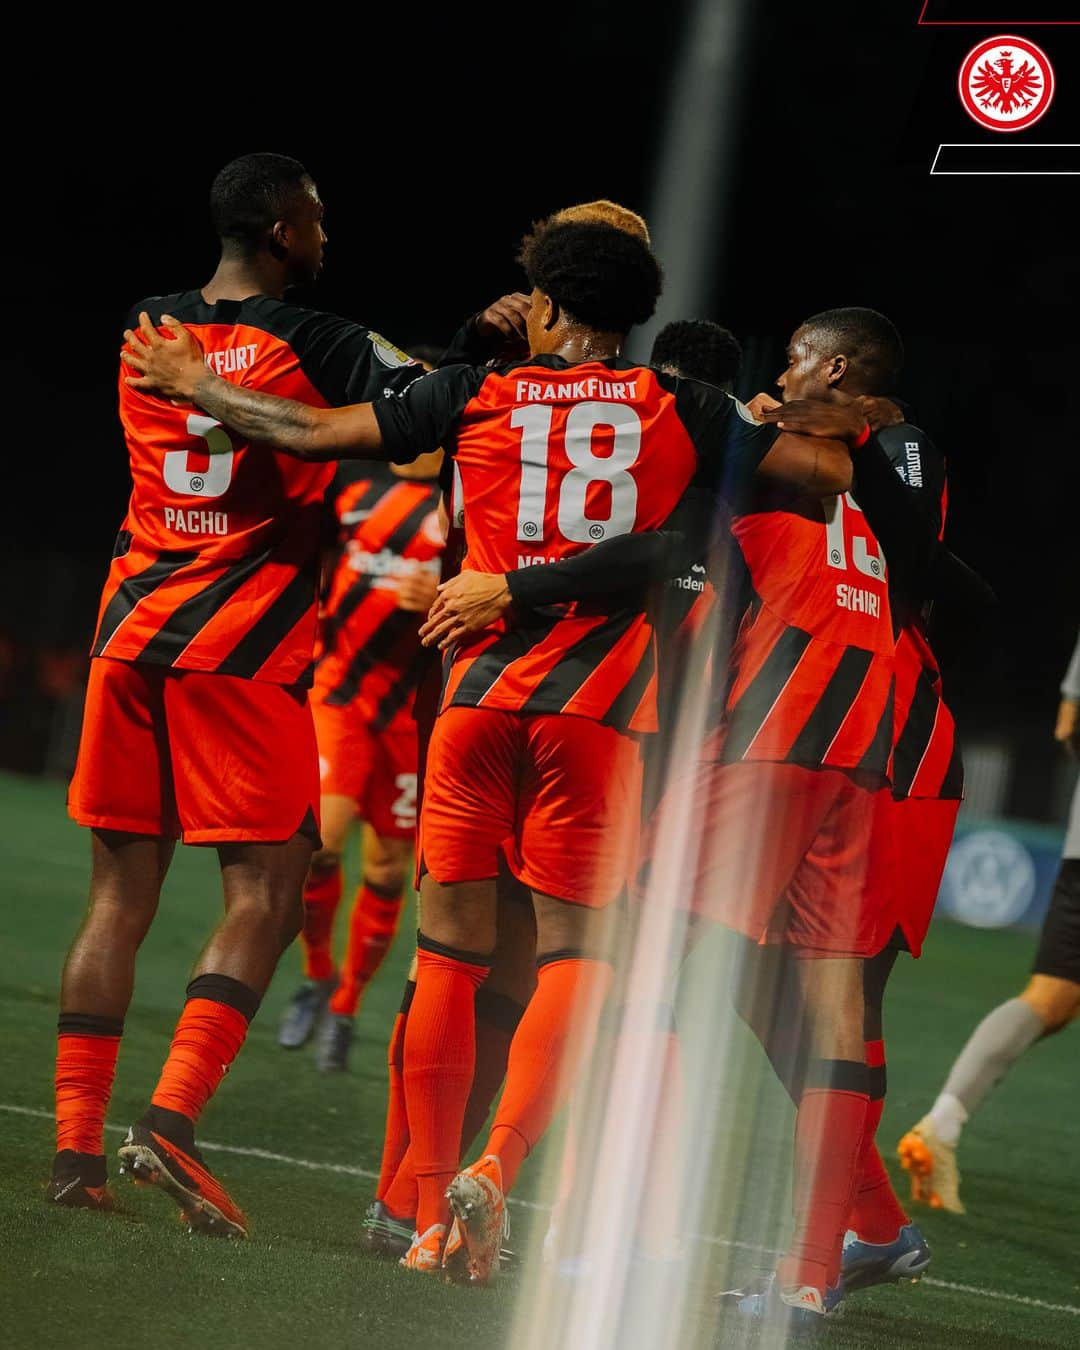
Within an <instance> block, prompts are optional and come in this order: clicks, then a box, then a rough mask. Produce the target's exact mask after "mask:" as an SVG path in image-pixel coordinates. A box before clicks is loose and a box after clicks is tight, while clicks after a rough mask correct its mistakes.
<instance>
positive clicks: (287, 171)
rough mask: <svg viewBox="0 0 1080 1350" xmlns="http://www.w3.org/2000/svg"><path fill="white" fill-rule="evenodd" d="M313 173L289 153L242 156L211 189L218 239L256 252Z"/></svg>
mask: <svg viewBox="0 0 1080 1350" xmlns="http://www.w3.org/2000/svg"><path fill="white" fill-rule="evenodd" d="M310 177H311V175H310V174H309V173H308V171H307V169H305V168H304V166H303V165H302V164H301V163H300V161H299V160H298V159H290V157H289V156H288V155H273V154H263V153H260V154H254V155H241V156H240V158H239V159H234V160H233V161H232V162H231V163H229V164H226V165H225V167H224V168H223V169H222V170H221V172H220V173H219V174H218V176H217V177H216V178H215V179H214V182H213V185H212V186H211V188H210V217H211V219H212V220H213V222H214V229H215V230H217V233H218V238H219V239H220V240H221V241H222V242H223V243H224V242H226V241H227V242H229V243H231V244H233V245H239V247H240V249H241V250H242V251H243V252H245V253H254V252H255V251H256V250H257V249H258V248H259V246H260V245H261V244H262V243H263V241H264V240H265V239H266V237H267V235H268V234H269V233H270V231H271V230H272V229H273V228H274V224H275V222H276V221H279V220H284V219H285V217H286V216H287V215H288V214H289V211H290V210H291V209H292V207H293V206H295V204H296V201H297V199H298V198H299V197H300V196H301V195H302V194H303V193H304V192H305V190H306V184H305V180H308V179H310Z"/></svg>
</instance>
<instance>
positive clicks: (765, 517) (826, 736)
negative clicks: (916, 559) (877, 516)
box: [723, 486, 895, 775]
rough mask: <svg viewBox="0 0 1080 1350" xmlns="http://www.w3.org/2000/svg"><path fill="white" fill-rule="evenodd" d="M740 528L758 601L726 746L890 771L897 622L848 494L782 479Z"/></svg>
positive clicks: (738, 672)
mask: <svg viewBox="0 0 1080 1350" xmlns="http://www.w3.org/2000/svg"><path fill="white" fill-rule="evenodd" d="M733 531H734V534H735V537H736V539H737V540H738V541H739V546H740V548H741V550H742V553H743V557H744V559H745V561H746V564H747V568H748V570H749V573H750V584H751V587H752V590H753V594H754V599H753V602H752V604H751V607H750V610H749V611H748V613H747V615H746V617H745V619H744V621H743V625H742V629H741V630H740V634H739V638H738V641H737V643H736V646H735V650H734V653H733V655H732V666H733V679H732V686H731V690H730V693H729V696H728V713H727V722H726V726H725V730H724V745H723V756H724V758H725V759H727V760H739V759H763V760H772V761H785V762H792V763H798V764H804V765H806V766H809V767H817V766H830V767H833V768H845V769H865V770H867V771H870V772H874V773H876V774H882V775H883V774H884V773H885V772H886V770H887V766H888V760H889V751H890V746H891V728H892V714H893V690H894V683H893V659H894V648H895V643H894V632H893V620H892V613H891V609H890V605H889V593H888V583H887V574H886V566H885V559H884V556H883V554H882V551H881V548H880V546H879V545H878V543H877V540H876V539H875V538H874V535H873V531H872V530H871V529H870V527H869V525H868V523H867V521H866V519H865V517H864V516H863V514H862V512H861V511H860V510H859V507H858V503H857V502H856V501H855V499H854V497H852V496H851V494H850V493H845V494H843V495H842V496H837V497H829V498H826V499H824V500H823V501H820V502H819V501H811V500H808V499H807V498H805V497H803V496H802V495H800V494H799V493H797V492H794V491H791V490H787V489H780V488H776V487H768V486H766V487H763V488H761V489H758V490H757V491H756V492H755V494H754V495H753V497H752V498H751V499H749V500H747V501H746V502H744V503H742V504H741V505H740V508H739V509H738V511H737V514H736V517H735V520H734V523H733Z"/></svg>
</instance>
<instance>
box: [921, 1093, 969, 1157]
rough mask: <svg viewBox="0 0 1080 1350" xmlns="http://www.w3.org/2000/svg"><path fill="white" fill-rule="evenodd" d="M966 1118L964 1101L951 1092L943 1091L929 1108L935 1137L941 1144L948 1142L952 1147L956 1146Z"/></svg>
mask: <svg viewBox="0 0 1080 1350" xmlns="http://www.w3.org/2000/svg"><path fill="white" fill-rule="evenodd" d="M967 1118H968V1113H967V1111H966V1110H965V1109H964V1103H963V1102H962V1101H961V1100H960V1098H959V1097H954V1096H953V1095H952V1093H951V1092H943V1093H942V1094H941V1096H940V1097H939V1098H938V1099H937V1101H936V1102H935V1103H934V1105H933V1107H932V1108H931V1110H930V1119H931V1120H932V1121H933V1122H934V1130H935V1132H936V1133H937V1137H938V1138H939V1139H940V1140H941V1142H942V1143H943V1144H948V1145H949V1146H950V1147H952V1148H955V1147H956V1144H957V1141H958V1140H959V1138H960V1131H961V1130H962V1129H963V1128H964V1125H965V1123H966V1121H967Z"/></svg>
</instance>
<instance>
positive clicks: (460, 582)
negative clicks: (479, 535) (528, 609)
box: [420, 572, 510, 651]
mask: <svg viewBox="0 0 1080 1350" xmlns="http://www.w3.org/2000/svg"><path fill="white" fill-rule="evenodd" d="M509 608H510V587H509V586H508V585H507V584H506V577H505V575H504V574H503V573H501V572H461V573H460V574H459V575H458V576H456V577H452V578H451V579H450V580H449V581H444V582H443V583H442V585H441V586H440V587H439V593H438V596H437V597H436V600H435V603H434V604H433V605H432V607H431V613H430V614H429V615H428V617H427V622H426V623H424V624H423V626H422V627H421V629H420V641H421V642H422V643H423V644H424V646H425V647H436V646H437V647H438V648H439V650H440V651H445V650H446V648H447V647H449V646H450V645H451V644H452V643H454V642H457V641H458V640H459V639H460V638H463V637H467V636H468V635H469V634H470V633H479V632H480V631H481V629H483V628H487V627H488V626H489V625H490V624H493V623H495V622H496V620H498V619H501V618H502V616H503V615H504V614H505V613H506V611H507V610H508V609H509Z"/></svg>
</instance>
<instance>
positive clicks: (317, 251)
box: [49, 154, 422, 1236]
mask: <svg viewBox="0 0 1080 1350" xmlns="http://www.w3.org/2000/svg"><path fill="white" fill-rule="evenodd" d="M211 212H212V215H213V218H214V224H215V226H216V228H217V231H218V234H219V236H220V238H221V260H220V262H219V264H218V268H217V270H216V272H215V273H214V276H213V277H212V278H211V280H210V281H209V283H208V284H207V285H206V286H205V287H204V288H203V289H202V290H201V291H200V290H193V291H187V292H184V293H181V294H177V295H169V296H162V297H157V298H155V299H153V300H149V301H144V302H143V303H142V305H141V306H139V309H142V310H148V311H149V312H150V313H152V314H153V315H154V316H155V318H157V317H158V316H160V314H161V313H162V312H163V311H169V312H171V313H172V314H174V315H175V316H177V318H178V319H179V320H180V321H181V322H183V323H186V324H188V325H190V327H191V329H192V331H193V332H196V333H198V335H199V341H200V343H201V349H202V352H203V357H202V359H203V360H204V361H205V364H206V369H207V370H213V371H215V372H219V373H220V374H221V376H222V377H223V382H224V381H230V382H235V383H236V384H237V385H241V384H242V385H245V386H247V387H258V388H262V389H268V390H273V391H276V392H277V393H280V394H288V395H291V396H292V397H293V398H296V399H300V400H302V401H305V402H308V403H311V404H316V405H319V406H324V407H325V406H327V405H328V404H331V403H345V402H348V401H349V400H355V399H358V398H372V397H375V396H377V395H379V394H381V393H382V391H383V390H384V389H386V388H388V387H394V386H400V385H401V384H402V383H404V382H407V381H408V380H410V379H412V378H414V377H415V376H416V375H419V374H421V373H422V371H421V368H420V367H419V366H418V365H417V366H411V365H410V363H409V361H408V358H406V357H405V356H404V355H403V354H402V353H400V352H398V351H397V350H396V349H395V348H393V347H391V346H390V345H389V344H388V343H387V342H386V341H385V340H384V339H382V338H380V337H379V336H378V335H377V334H376V333H373V332H371V331H370V330H368V329H366V328H363V327H361V326H359V325H357V324H354V323H349V322H347V321H345V320H344V319H339V318H336V317H334V316H332V315H328V314H321V313H318V312H316V311H312V310H307V309H302V308H300V307H299V306H297V305H294V304H291V303H289V302H287V301H285V300H283V299H282V296H283V295H284V293H285V291H286V290H287V288H289V287H290V286H293V285H296V284H299V283H308V282H311V281H313V280H314V279H315V277H316V276H317V275H318V273H319V271H320V269H321V267H322V255H323V248H324V245H325V243H326V235H325V232H324V230H323V225H322V217H323V206H322V203H321V201H320V200H319V195H318V192H317V190H316V187H315V184H314V182H313V181H312V179H311V178H310V176H309V175H308V174H307V173H306V171H305V170H304V168H303V166H302V165H301V164H299V163H298V162H297V161H295V160H292V159H288V158H286V157H285V156H281V155H269V154H260V155H247V156H244V157H243V158H241V159H239V160H236V161H234V162H233V163H231V164H229V165H227V166H226V167H225V168H224V169H223V170H222V171H221V173H220V174H219V175H218V176H217V178H216V179H215V181H214V185H213V188H212V191H211ZM120 418H121V423H122V425H123V428H124V433H125V438H126V440H127V445H128V453H129V459H130V465H131V476H132V483H133V487H132V494H131V500H130V503H129V506H128V512H127V517H126V519H125V521H124V524H123V527H122V529H121V531H120V534H119V536H118V538H117V544H116V550H115V553H114V557H113V562H112V566H111V568H110V571H109V577H108V580H107V582H106V585H105V591H104V594H103V596H102V602H101V611H100V616H99V619H98V626H97V632H96V635H95V638H94V645H93V658H94V659H93V660H92V661H91V664H90V679H89V687H88V691H87V699H86V713H85V719H84V727H83V735H82V742H81V745H80V749H79V757H78V765H77V768H76V772H75V777H74V779H73V782H72V785H71V790H70V794H69V809H70V812H71V814H72V815H73V816H74V818H75V819H76V820H77V821H79V822H80V823H81V824H84V825H87V826H89V827H90V828H91V830H92V832H93V833H92V836H91V842H92V856H93V872H92V878H91V885H90V906H89V911H88V913H87V916H86V918H85V920H84V922H83V925H82V927H81V929H80V930H79V933H78V935H77V936H76V938H75V941H74V943H73V945H72V948H71V951H70V954H69V956H68V960H67V965H66V967H65V970H64V976H63V984H62V989H61V997H60V1022H59V1042H58V1051H57V1066H56V1113H57V1155H56V1159H55V1162H54V1165H53V1176H52V1181H51V1184H50V1187H49V1196H50V1198H51V1199H52V1200H54V1201H55V1202H57V1203H59V1204H64V1205H97V1206H99V1207H100V1206H105V1205H107V1204H108V1203H109V1194H108V1190H107V1187H106V1168H105V1159H104V1153H103V1139H102V1130H103V1125H104V1118H105V1112H106V1109H107V1105H108V1100H109V1095H110V1091H111V1086H112V1080H113V1075H114V1072H115V1065H116V1058H117V1053H118V1050H119V1044H120V1037H121V1033H122V1030H123V1020H124V1016H125V1013H126V1011H127V1007H128V1003H129V1001H130V998H131V990H132V982H133V978H134V970H135V958H136V953H137V951H138V948H139V946H140V944H141V942H142V940H143V938H144V937H145V935H146V932H147V930H148V928H149V926H150V924H151V922H152V920H153V917H154V912H155V909H156V907H157V903H158V897H159V894H160V890H161V884H162V881H163V879H164V876H165V873H166V871H167V869H168V866H169V861H170V859H171V856H172V851H173V847H174V843H175V840H176V838H177V837H181V838H183V840H184V841H185V842H186V843H193V844H212V845H214V846H216V847H217V850H218V856H219V858H220V862H221V872H222V883H223V889H224V899H225V915H224V918H223V919H222V921H221V923H220V924H219V925H218V927H217V929H216V930H215V932H214V933H213V935H212V936H211V938H210V940H209V942H208V943H207V945H206V947H205V949H204V950H203V952H202V954H201V956H200V957H199V959H198V961H197V963H196V966H195V969H194V972H193V976H192V980H191V983H190V984H189V986H188V991H187V993H188V997H187V1003H186V1005H185V1007H184V1010H183V1013H182V1015H181V1017H180V1021H179V1023H178V1025H177V1028H176V1032H175V1035H174V1037H173V1042H172V1048H171V1050H170V1052H169V1055H168V1058H167V1060H166V1063H165V1066H164V1068H163V1070H162V1074H161V1078H160V1081H159V1083H158V1085H157V1087H156V1089H155V1090H154V1092H153V1095H152V1097H151V1101H150V1106H149V1109H148V1110H147V1112H146V1113H145V1115H144V1116H143V1117H142V1118H141V1119H140V1120H139V1121H138V1122H137V1123H136V1124H134V1125H133V1126H132V1127H131V1130H130V1131H129V1134H128V1137H127V1140H126V1141H125V1143H124V1145H123V1146H122V1148H121V1150H120V1156H121V1159H122V1161H123V1163H124V1166H125V1167H126V1168H128V1169H129V1170H131V1171H132V1172H133V1173H134V1174H135V1175H136V1176H138V1177H141V1178H142V1179H145V1180H149V1181H153V1182H156V1183H158V1184H159V1185H160V1186H161V1187H162V1188H163V1189H164V1190H166V1191H167V1192H168V1194H169V1195H170V1196H171V1197H172V1198H173V1199H174V1200H175V1201H176V1202H177V1204H178V1205H179V1206H180V1208H181V1210H182V1211H183V1213H184V1214H185V1216H186V1217H187V1218H188V1220H189V1222H190V1223H191V1224H192V1226H193V1227H196V1228H199V1229H202V1230H205V1231H207V1232H212V1233H223V1234H226V1235H236V1236H242V1235H243V1234H244V1232H245V1229H246V1222H245V1219H244V1216H243V1214H242V1213H241V1212H240V1210H239V1209H238V1207H237V1206H236V1205H235V1204H234V1203H233V1201H232V1200H231V1199H230V1198H229V1196H228V1195H227V1194H226V1193H225V1191H224V1189H223V1188H222V1187H221V1186H220V1184H219V1183H218V1182H217V1181H216V1180H215V1178H214V1177H213V1176H212V1175H211V1173H210V1172H209V1170H208V1169H207V1168H206V1165H205V1163H204V1162H203V1160H202V1158H201V1157H200V1155H199V1152H198V1150H197V1148H196V1146H195V1143H194V1126H195V1123H196V1121H197V1120H198V1117H199V1115H200V1113H201V1111H202V1109H203V1107H204V1106H205V1104H206V1102H207V1100H208V1099H209V1097H210V1096H211V1095H212V1094H213V1092H214V1091H215V1090H216V1088H217V1086H218V1084H219V1082H220V1080H221V1077H222V1075H223V1074H224V1072H225V1071H226V1069H227V1068H228V1066H229V1064H230V1063H231V1062H232V1060H233V1058H234V1057H235V1055H236V1053H237V1051H238V1049H239V1048H240V1045H241V1043H242V1042H243V1040H244V1037H245V1035H246V1032H247V1028H248V1024H249V1022H250V1020H251V1018H252V1017H253V1016H254V1014H255V1011H256V1009H257V1008H258V1005H259V1001H260V999H261V998H262V995H263V993H264V991H265V989H266V987H267V985H268V983H269V981H270V977H271V976H272V974H273V972H274V968H275V966H276V965H277V961H278V958H279V956H280V954H281V952H282V951H283V950H284V948H285V947H286V946H288V944H289V943H290V942H291V941H292V939H293V937H294V936H295V935H296V932H297V929H298V927H299V923H300V915H301V903H300V898H301V891H302V886H303V881H304V877H305V875H306V873H307V870H308V864H309V861H310V858H311V852H312V848H313V846H314V845H315V844H316V843H317V842H318V804H319V800H318V799H319V775H318V759H317V755H316V749H315V737H314V731H313V727H312V719H311V711H310V708H309V706H308V697H307V692H306V689H305V688H304V687H303V680H304V676H305V672H306V671H307V670H308V668H309V666H310V663H311V656H312V643H313V639H314V634H315V623H316V585H317V570H318V560H319V544H320V529H321V517H322V509H323V507H322V500H323V495H324V493H325V490H326V487H327V484H328V482H329V480H330V478H331V477H332V473H333V470H332V468H331V467H330V466H328V465H323V464H311V463H305V462H303V461H302V460H299V459H297V458H295V457H292V456H287V455H281V454H275V453H274V452H272V451H270V450H268V449H267V448H265V447H263V446H260V445H258V444H255V443H253V442H252V441H251V440H250V439H249V438H243V437H240V436H235V435H230V433H229V432H227V431H226V430H225V429H224V428H223V427H222V426H221V424H220V423H219V422H217V421H215V420H214V419H213V418H211V417H208V416H206V415H204V414H203V413H201V412H198V411H196V410H195V409H193V408H191V407H177V406H176V405H174V404H172V403H169V402H167V401H165V400H160V399H155V398H152V397H149V396H148V395H147V394H146V393H145V392H144V391H140V390H137V389H133V388H132V387H131V386H130V385H129V384H128V383H127V382H126V381H125V380H121V382H120Z"/></svg>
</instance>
